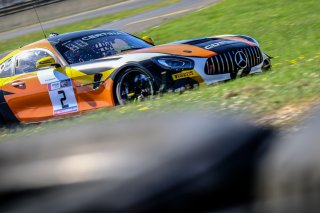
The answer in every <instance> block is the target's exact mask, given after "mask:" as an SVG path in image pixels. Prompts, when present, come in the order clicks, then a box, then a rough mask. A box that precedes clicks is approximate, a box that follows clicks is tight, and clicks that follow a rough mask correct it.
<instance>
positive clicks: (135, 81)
mask: <svg viewBox="0 0 320 213" xmlns="http://www.w3.org/2000/svg"><path fill="white" fill-rule="evenodd" d="M116 92H117V98H118V101H119V103H120V104H126V103H128V102H136V101H143V100H145V99H146V98H148V97H150V96H152V95H154V89H153V83H152V80H151V77H150V76H149V75H148V74H146V73H145V72H144V71H141V70H137V69H134V70H129V71H126V72H125V73H124V74H123V75H122V76H121V77H120V79H119V83H118V85H117V91H116Z"/></svg>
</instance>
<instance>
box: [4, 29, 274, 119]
mask: <svg viewBox="0 0 320 213" xmlns="http://www.w3.org/2000/svg"><path fill="white" fill-rule="evenodd" d="M270 67H271V63H270V57H269V56H268V55H266V54H265V53H263V52H262V51H261V50H260V47H259V43H258V42H257V41H256V40H255V39H253V38H251V37H249V36H245V35H220V36H213V37H205V38H197V39H191V40H184V41H178V42H174V43H169V44H165V45H160V46H155V45H154V43H153V40H152V39H151V38H150V37H144V38H143V39H140V38H137V37H135V36H133V35H130V34H128V33H125V32H121V31H116V30H86V31H79V32H71V33H66V34H62V35H57V34H54V35H53V36H50V37H49V38H46V39H43V40H40V41H37V42H34V43H32V44H29V45H27V46H24V47H22V48H20V49H17V50H15V51H13V52H12V53H10V54H9V55H7V56H6V57H4V58H3V59H2V60H1V61H0V90H1V91H0V121H1V122H2V123H12V122H23V123H30V122H40V121H45V120H48V119H55V118H60V117H65V116H71V115H77V114H80V113H82V112H85V111H89V110H93V109H98V108H103V107H112V106H115V105H117V104H125V103H127V102H131V101H136V100H138V101H139V100H144V99H146V98H147V97H150V96H152V95H155V94H156V93H157V92H158V91H161V92H163V91H167V90H177V89H179V88H192V87H194V86H195V85H198V84H200V83H205V84H212V83H215V82H219V81H225V80H229V79H232V78H236V77H237V75H246V74H250V73H255V72H261V71H263V70H266V69H269V68H270Z"/></svg>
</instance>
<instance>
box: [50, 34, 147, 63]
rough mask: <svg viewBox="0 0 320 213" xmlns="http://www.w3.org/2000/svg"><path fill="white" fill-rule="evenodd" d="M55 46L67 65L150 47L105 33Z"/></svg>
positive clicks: (85, 36) (82, 37) (131, 37)
mask: <svg viewBox="0 0 320 213" xmlns="http://www.w3.org/2000/svg"><path fill="white" fill-rule="evenodd" d="M55 46H56V48H57V50H58V51H59V52H60V54H61V55H62V56H63V57H64V59H65V60H66V61H67V62H68V63H69V64H75V63H81V62H85V61H91V60H95V59H99V58H103V57H106V56H111V55H115V54H118V53H121V52H124V51H129V50H134V49H141V48H146V47H151V46H152V45H150V44H148V43H146V42H144V41H143V40H141V39H138V38H136V37H134V36H131V35H129V34H126V33H122V32H117V31H107V32H102V33H94V34H89V35H84V36H79V37H76V38H72V39H70V40H67V41H62V42H59V43H56V44H55Z"/></svg>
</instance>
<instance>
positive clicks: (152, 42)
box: [142, 36, 154, 45]
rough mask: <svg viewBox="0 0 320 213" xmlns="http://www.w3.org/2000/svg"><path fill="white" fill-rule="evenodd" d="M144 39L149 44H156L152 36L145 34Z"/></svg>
mask: <svg viewBox="0 0 320 213" xmlns="http://www.w3.org/2000/svg"><path fill="white" fill-rule="evenodd" d="M142 40H144V41H145V42H147V43H148V44H152V45H154V41H153V39H152V38H151V37H150V36H143V37H142Z"/></svg>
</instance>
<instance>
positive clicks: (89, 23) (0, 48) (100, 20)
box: [0, 0, 181, 52]
mask: <svg viewBox="0 0 320 213" xmlns="http://www.w3.org/2000/svg"><path fill="white" fill-rule="evenodd" d="M179 1H181V0H164V1H161V2H158V3H153V4H149V5H146V6H143V7H139V8H135V9H132V10H126V11H122V12H119V13H115V14H108V15H105V16H100V17H97V18H92V19H87V20H84V21H79V22H75V23H72V24H67V25H64V26H59V27H54V28H49V29H46V30H45V32H46V34H47V35H48V34H49V33H50V32H56V33H59V34H60V33H66V32H72V31H79V30H86V29H91V28H95V27H98V26H100V25H102V24H106V23H110V22H112V21H115V20H119V19H124V18H127V17H130V16H134V15H137V14H140V13H142V12H145V11H151V10H155V9H158V8H161V7H164V6H167V5H170V4H173V3H177V2H179ZM40 39H43V33H42V32H41V31H38V32H34V33H30V34H26V35H23V36H18V37H15V38H12V39H7V40H1V41H0V52H6V51H9V50H13V49H16V48H19V47H21V46H24V45H26V44H29V43H31V42H34V41H37V40H40Z"/></svg>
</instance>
